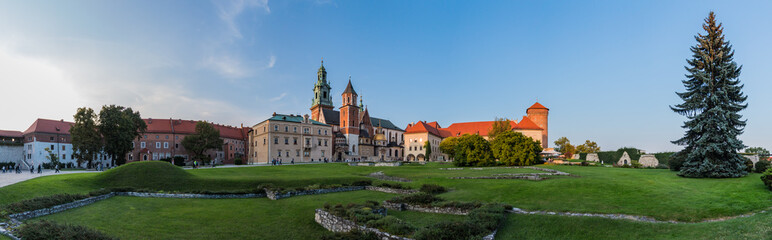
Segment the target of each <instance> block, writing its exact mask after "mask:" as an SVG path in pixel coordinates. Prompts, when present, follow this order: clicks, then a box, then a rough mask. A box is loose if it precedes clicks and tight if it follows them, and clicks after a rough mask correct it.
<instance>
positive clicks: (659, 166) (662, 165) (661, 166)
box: [656, 163, 668, 169]
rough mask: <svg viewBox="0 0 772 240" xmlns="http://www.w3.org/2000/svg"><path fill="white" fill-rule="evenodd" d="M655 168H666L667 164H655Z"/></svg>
mask: <svg viewBox="0 0 772 240" xmlns="http://www.w3.org/2000/svg"><path fill="white" fill-rule="evenodd" d="M656 169H668V167H667V165H665V164H662V163H660V164H659V165H657V167H656Z"/></svg>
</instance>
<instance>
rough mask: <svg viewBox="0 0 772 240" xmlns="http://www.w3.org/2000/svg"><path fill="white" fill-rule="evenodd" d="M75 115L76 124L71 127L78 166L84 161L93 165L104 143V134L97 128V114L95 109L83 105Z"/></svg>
mask: <svg viewBox="0 0 772 240" xmlns="http://www.w3.org/2000/svg"><path fill="white" fill-rule="evenodd" d="M73 117H74V118H75V124H73V125H72V127H71V128H70V136H71V137H72V148H73V150H74V151H73V152H74V153H73V155H74V156H75V157H76V158H77V162H78V166H80V165H81V164H82V163H83V161H87V162H88V164H89V165H91V162H92V161H93V160H94V155H95V154H97V153H99V152H101V151H102V148H103V144H104V142H103V140H102V135H101V134H99V130H98V129H97V122H98V120H97V115H96V113H94V110H93V109H91V108H86V107H82V108H78V111H77V112H76V113H75V115H74V116H73Z"/></svg>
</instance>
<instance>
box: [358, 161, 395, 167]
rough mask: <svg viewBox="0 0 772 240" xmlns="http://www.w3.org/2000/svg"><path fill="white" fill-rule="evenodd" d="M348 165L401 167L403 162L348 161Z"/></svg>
mask: <svg viewBox="0 0 772 240" xmlns="http://www.w3.org/2000/svg"><path fill="white" fill-rule="evenodd" d="M348 165H349V166H363V167H373V166H375V167H399V166H402V162H352V163H348Z"/></svg>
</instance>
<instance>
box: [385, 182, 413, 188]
mask: <svg viewBox="0 0 772 240" xmlns="http://www.w3.org/2000/svg"><path fill="white" fill-rule="evenodd" d="M378 187H385V188H393V189H409V188H407V187H405V186H402V184H399V183H387V182H382V183H379V184H378Z"/></svg>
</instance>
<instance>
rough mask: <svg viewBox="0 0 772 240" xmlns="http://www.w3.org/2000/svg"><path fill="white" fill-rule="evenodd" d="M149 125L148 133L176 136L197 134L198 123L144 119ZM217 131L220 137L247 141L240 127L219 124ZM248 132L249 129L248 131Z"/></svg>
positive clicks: (216, 126)
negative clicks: (173, 134) (172, 134)
mask: <svg viewBox="0 0 772 240" xmlns="http://www.w3.org/2000/svg"><path fill="white" fill-rule="evenodd" d="M143 120H145V124H147V130H146V131H145V132H147V133H175V134H193V133H195V132H196V122H197V121H193V120H180V119H152V118H148V119H143ZM213 125H214V127H215V128H216V129H217V130H220V137H222V138H231V139H245V138H246V136H247V135H246V132H245V130H244V129H243V128H240V127H231V126H225V125H219V124H213ZM247 130H248V129H247Z"/></svg>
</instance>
